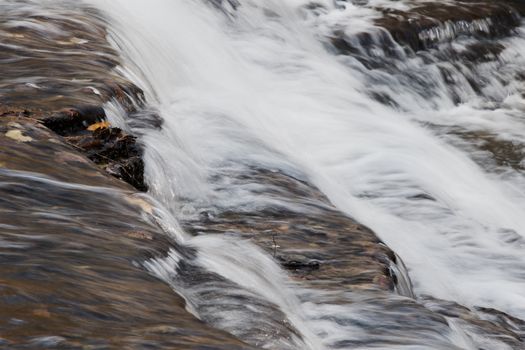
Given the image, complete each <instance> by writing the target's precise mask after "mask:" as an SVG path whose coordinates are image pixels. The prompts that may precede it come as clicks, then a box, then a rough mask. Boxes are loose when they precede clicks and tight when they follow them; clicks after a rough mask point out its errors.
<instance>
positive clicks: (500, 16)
mask: <svg viewBox="0 0 525 350" xmlns="http://www.w3.org/2000/svg"><path fill="white" fill-rule="evenodd" d="M382 12H383V17H381V18H379V19H377V20H376V24H377V25H378V26H380V27H382V28H385V29H386V30H387V31H388V32H389V33H390V34H391V35H392V37H393V38H394V40H396V41H397V42H398V43H400V44H403V45H408V46H409V47H410V48H411V49H412V50H414V51H419V50H423V49H427V48H429V47H431V46H433V45H435V44H437V43H439V42H443V41H447V40H452V39H454V38H456V37H458V36H460V35H467V36H473V37H477V38H494V37H501V36H506V35H509V34H510V33H511V32H512V30H513V29H514V28H516V27H517V26H519V25H520V22H521V21H520V16H519V13H518V12H517V11H516V10H515V9H514V8H512V7H510V6H508V5H507V4H505V3H504V2H494V1H482V2H479V1H476V2H472V3H471V2H464V1H458V2H456V3H450V4H449V3H440V2H439V3H438V2H428V3H423V4H421V5H416V6H414V7H413V8H411V9H410V10H408V11H399V10H393V9H384V10H383V11H382Z"/></svg>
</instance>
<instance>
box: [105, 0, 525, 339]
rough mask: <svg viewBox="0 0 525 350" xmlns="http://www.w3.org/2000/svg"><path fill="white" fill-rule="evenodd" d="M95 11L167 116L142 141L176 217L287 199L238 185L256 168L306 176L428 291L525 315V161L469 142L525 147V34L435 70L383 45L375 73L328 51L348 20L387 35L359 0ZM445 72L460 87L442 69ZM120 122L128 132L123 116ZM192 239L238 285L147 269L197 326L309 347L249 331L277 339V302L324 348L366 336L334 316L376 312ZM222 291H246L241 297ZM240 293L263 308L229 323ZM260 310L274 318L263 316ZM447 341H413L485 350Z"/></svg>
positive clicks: (202, 259) (172, 261) (169, 267)
mask: <svg viewBox="0 0 525 350" xmlns="http://www.w3.org/2000/svg"><path fill="white" fill-rule="evenodd" d="M96 3H97V5H98V6H100V8H102V9H103V10H104V11H107V13H108V14H109V15H110V16H111V18H112V22H111V24H112V30H113V34H112V37H113V39H114V40H115V42H116V45H118V47H119V48H121V49H122V52H123V55H124V56H125V57H127V58H128V61H129V65H128V66H126V67H124V68H125V69H126V71H127V72H128V73H127V74H129V75H130V76H132V77H133V79H134V80H135V82H136V83H137V84H138V85H139V86H141V87H143V88H145V90H146V93H147V98H146V100H147V101H149V102H150V105H151V106H152V107H153V108H155V109H156V110H158V113H159V114H160V116H161V117H162V119H163V121H164V124H163V126H162V130H140V132H141V133H142V134H143V137H142V140H143V142H144V143H145V145H146V165H147V179H148V182H149V184H150V186H151V194H152V196H153V197H155V198H156V199H157V200H158V201H160V203H162V205H163V206H164V207H165V208H168V210H169V212H170V213H171V214H173V215H174V216H176V217H177V219H178V220H180V221H181V222H184V221H185V220H190V219H191V218H192V217H195V216H199V215H202V213H206V214H207V215H213V213H214V212H217V211H222V210H238V211H243V210H246V208H247V207H249V208H262V207H265V206H268V205H276V204H275V203H274V202H275V201H276V200H277V201H278V199H276V198H272V197H270V196H265V195H261V194H260V193H264V191H263V190H261V191H259V192H258V191H257V188H256V187H257V185H254V184H243V183H236V182H235V181H233V180H232V179H233V178H234V177H235V176H238V174H242V173H243V172H245V171H246V169H248V168H249V167H253V166H254V167H261V168H265V169H272V170H274V171H277V170H279V171H282V172H285V173H289V174H298V175H297V176H303V177H305V178H308V179H309V180H310V181H312V182H313V183H314V184H315V185H317V186H318V187H319V188H320V189H321V190H322V191H323V192H324V193H325V194H326V195H327V196H328V198H329V199H330V200H331V202H333V203H334V204H335V205H336V206H337V207H338V208H339V209H340V210H342V211H343V212H345V213H348V214H349V215H351V216H352V217H355V218H356V219H357V220H359V221H360V222H363V223H364V224H366V225H368V226H369V227H371V228H372V229H373V230H374V231H375V232H376V233H377V234H378V235H379V236H380V237H381V238H382V239H383V240H384V241H385V242H386V243H387V244H388V245H389V246H390V247H392V248H393V249H394V251H396V252H397V253H398V254H399V255H400V256H401V258H402V259H403V260H404V262H405V263H406V265H407V267H408V270H409V274H410V276H411V278H412V281H413V283H414V289H415V292H416V294H417V295H425V294H428V295H432V296H434V297H438V298H441V299H445V300H452V301H456V302H458V303H460V304H463V305H466V306H475V305H477V306H485V307H494V308H498V309H500V310H503V311H505V312H508V313H510V314H512V315H514V316H516V317H521V318H524V317H525V275H524V271H525V254H523V248H524V240H523V228H524V227H525V215H524V214H525V204H524V203H525V192H524V190H523V188H524V187H523V185H524V184H525V182H524V177H523V168H524V167H525V164H524V163H523V160H520V161H519V162H517V163H514V164H511V165H509V164H506V163H497V161H496V160H495V159H494V156H493V155H491V154H490V153H489V152H483V151H480V150H479V148H476V147H475V146H476V142H479V139H478V140H476V138H475V137H471V138H470V139H469V138H464V137H463V138H462V137H461V136H462V135H465V134H468V135H474V136H475V135H490V137H491V138H493V139H494V142H507V143H511V144H515V145H517V146H516V147H519V145H521V142H523V135H525V119H524V118H523V111H524V107H525V104H524V102H523V99H522V96H521V95H520V93H521V91H520V88H522V86H521V85H520V84H517V83H515V82H513V83H512V84H509V85H503V84H502V83H501V81H503V80H504V79H505V78H506V77H510V76H512V74H513V73H515V71H516V70H518V69H521V67H523V63H524V57H525V34H522V32H521V31H519V32H518V33H517V34H516V36H514V37H512V38H510V39H506V40H505V41H503V45H505V48H504V50H503V52H502V54H501V58H500V60H498V61H496V62H489V63H480V64H479V66H476V67H475V69H474V70H469V68H468V67H461V66H459V68H457V67H458V65H455V66H453V65H452V63H447V62H443V61H442V60H440V59H439V57H437V53H438V52H440V51H439V50H436V52H435V53H434V54H435V58H434V57H432V52H430V53H427V55H430V56H431V59H423V57H421V56H417V55H407V54H406V53H404V52H403V50H402V49H401V48H399V49H398V57H394V58H393V57H386V55H384V53H382V52H381V47H380V45H379V44H378V47H376V48H375V50H369V51H373V54H374V55H375V58H376V59H381V58H382V59H383V60H384V61H385V62H386V68H385V69H375V70H369V69H368V68H367V67H366V66H365V65H363V64H362V62H360V61H359V60H357V59H355V58H353V57H351V56H338V55H336V54H335V51H334V50H333V49H331V48H330V47H329V44H328V42H327V40H326V39H325V38H326V33H327V31H328V29H327V28H333V27H335V26H340V27H341V26H342V27H344V26H347V27H348V28H349V29H348V31H349V33H350V34H349V35H351V33H352V32H357V31H358V30H359V31H369V32H370V33H372V35H380V34H382V35H383V33H381V32H380V31H378V30H377V29H375V28H374V26H373V23H372V19H373V18H374V16H375V15H376V14H375V13H374V11H372V10H363V9H362V8H358V7H354V6H352V5H347V8H346V9H341V8H337V7H335V6H334V4H331V2H329V1H326V2H325V3H323V4H322V5H323V6H324V9H322V10H320V11H317V12H313V11H309V10H307V9H306V8H305V5H306V4H307V2H302V1H292V0H287V1H270V0H268V1H250V0H244V1H241V2H240V3H239V4H237V5H236V6H234V7H232V6H231V5H232V4H231V3H227V2H223V4H222V5H221V4H218V6H211V5H210V4H209V3H205V2H203V1H167V0H164V1H160V0H159V1H154V2H153V3H150V2H148V3H146V2H144V1H129V0H127V1H111V2H109V1H108V2H102V1H100V2H96ZM221 6H222V8H221ZM219 8H221V9H222V10H219ZM367 16H368V17H367ZM353 21H355V26H354V25H353V23H354V22H353ZM463 40H464V42H462V41H461V40H458V41H457V42H455V43H454V45H455V49H456V50H461V48H462V47H464V46H465V45H466V44H467V43H468V41H469V40H472V39H468V38H467V39H463ZM378 42H379V41H378ZM391 44H392V45H395V44H394V43H391ZM363 51H365V50H364V49H363ZM447 64H448V65H449V67H450V71H451V73H450V74H451V75H452V79H455V84H454V86H453V87H452V88H451V87H450V85H447V84H446V82H445V81H444V77H443V74H441V71H440V67H441V66H445V67H446V66H447ZM460 69H463V71H465V72H466V73H464V72H461V70H460ZM469 74H470V75H472V76H480V77H483V80H484V81H483V87H482V89H481V90H482V91H481V93H477V92H475V91H474V90H473V88H472V87H471V85H469V84H468V82H467V79H466V78H465V77H466V76H467V77H468V75H469ZM507 79H508V78H507ZM373 92H376V93H383V94H388V96H389V99H390V101H391V102H392V103H390V104H386V105H384V104H381V103H380V102H378V101H376V100H375V99H374V98H373ZM458 94H460V95H459V96H458ZM458 99H459V102H460V103H459V104H458V101H457V100H458ZM112 118H113V120H115V121H119V120H120V123H121V124H122V122H123V119H122V116H120V117H119V116H118V113H115V112H113V114H112ZM469 141H470V142H469ZM480 164H481V165H480ZM259 186H264V185H263V184H259ZM254 187H255V188H254ZM278 205H282V206H286V205H288V206H293V205H294V204H293V203H282V202H281V203H278ZM209 213H212V214H209ZM184 240H185V241H187V243H186V244H187V245H188V246H191V247H193V248H195V250H196V254H197V258H196V262H195V264H196V265H197V266H200V267H201V268H203V269H204V270H205V271H208V272H213V273H215V274H217V275H219V276H221V277H222V278H224V282H223V283H224V285H223V286H222V287H221V286H220V284H216V283H214V284H213V285H210V282H205V283H204V282H202V283H200V284H199V283H196V282H195V281H193V285H192V283H190V282H184V281H183V280H184V276H182V277H180V278H179V277H176V276H175V275H176V270H177V266H180V264H181V260H182V259H183V257H181V256H180V255H178V254H176V253H175V252H173V254H172V255H170V257H169V258H167V260H166V261H163V262H161V261H158V262H148V263H147V264H148V266H149V267H150V269H151V270H152V271H153V272H154V273H156V274H158V275H159V276H161V277H163V278H164V279H166V280H167V281H168V282H170V283H173V284H174V288H175V289H176V290H177V291H178V292H179V293H181V294H183V295H184V296H185V298H186V299H187V300H188V302H189V305H190V306H192V307H193V312H195V313H197V314H198V315H200V317H203V318H204V319H208V320H210V322H212V323H215V324H216V325H217V326H218V327H221V328H224V329H227V330H229V331H230V332H232V333H234V334H237V335H239V336H240V337H241V338H244V339H248V340H251V342H252V343H255V344H257V345H263V346H264V347H267V348H283V349H284V348H304V347H305V345H304V344H300V343H298V341H299V340H298V339H299V338H296V337H295V336H291V337H289V338H288V340H286V341H285V340H284V339H287V338H286V337H283V338H281V339H278V338H277V339H276V338H275V337H271V339H267V340H265V336H266V334H265V332H264V331H263V332H259V333H258V334H257V335H254V334H251V335H247V333H250V331H249V330H250V329H252V331H251V333H253V328H254V327H255V328H257V329H263V330H271V329H272V327H274V326H272V319H271V318H272V317H275V316H268V312H267V313H264V312H262V311H261V310H263V309H264V308H269V309H271V308H277V309H278V310H277V311H275V312H283V313H284V314H285V315H286V317H287V318H288V320H289V321H290V322H291V326H290V327H291V328H294V329H291V330H288V331H289V332H291V334H292V335H293V334H300V335H301V337H302V338H303V340H302V341H304V342H305V343H306V344H307V345H306V347H308V348H311V349H320V348H323V346H325V345H327V346H328V347H330V346H336V347H345V346H344V344H345V339H347V340H348V339H356V338H359V335H356V333H359V332H362V330H359V327H357V326H355V322H348V323H347V325H346V326H345V323H344V322H338V321H337V318H338V317H346V318H348V317H349V316H348V315H350V314H362V316H361V317H362V318H364V319H366V318H367V317H371V316H370V314H373V311H371V310H367V309H366V307H365V309H364V310H359V306H356V305H359V304H356V303H355V302H354V303H353V304H351V305H352V306H350V304H349V306H348V307H347V306H344V305H336V304H330V302H329V301H325V302H322V300H323V299H324V298H326V300H330V297H329V296H325V297H322V296H320V295H317V296H315V295H310V296H308V292H306V291H305V292H301V287H300V286H295V287H292V286H290V284H289V282H287V280H286V277H285V276H284V275H283V273H282V272H281V271H280V270H279V268H278V267H277V266H276V265H275V264H274V263H273V262H272V261H271V259H270V258H269V257H267V256H265V255H264V254H263V253H262V252H260V251H259V250H258V249H255V248H254V247H252V246H251V245H250V244H248V243H243V242H237V243H234V242H233V241H231V240H229V239H227V238H219V237H215V236H214V237H209V236H206V237H205V236H198V237H196V238H187V237H185V238H184ZM226 281H231V282H234V283H235V284H236V285H239V286H242V287H243V289H242V290H243V291H238V290H237V291H235V292H234V291H232V290H230V289H229V288H231V287H229V286H228V283H229V282H226ZM210 288H215V289H219V288H222V290H221V291H220V292H217V291H216V292H215V294H214V298H216V299H214V300H213V301H210V300H208V299H207V297H206V295H207V292H209V289H210ZM341 292H343V291H341ZM236 293H240V294H242V295H245V297H246V298H248V300H250V302H251V303H253V305H251V307H249V308H248V307H247V308H246V309H244V308H241V307H239V311H238V312H235V313H233V314H232V313H225V314H224V315H221V310H223V311H224V309H221V307H220V303H225V304H227V303H233V304H235V303H239V300H241V299H239V298H240V297H239V296H238V295H237V296H238V297H239V298H237V299H235V298H233V296H234V294H236ZM304 293H305V294H306V296H305V295H303V294H304ZM314 294H315V293H314ZM301 295H302V298H303V299H301V300H302V302H299V299H300V297H301ZM340 298H342V297H341V296H340V297H339V300H340ZM235 300H237V301H235ZM210 303H212V304H214V305H210ZM241 303H245V301H244V300H243V301H242V302H241ZM314 305H315V306H314ZM364 305H366V303H365V304H364ZM250 313H253V315H252V316H250ZM260 313H262V314H266V315H267V316H266V317H268V318H270V319H266V318H265V317H259V316H255V315H256V314H260ZM321 320H322V321H321ZM274 321H275V320H274ZM363 323H366V321H363ZM330 324H331V325H330ZM350 324H353V325H352V326H350ZM265 327H266V328H265ZM274 331H275V330H274ZM401 331H402V330H401ZM448 333H449V334H450V335H449V336H447V337H445V338H442V339H432V337H430V338H429V339H423V338H420V339H419V341H420V342H421V343H419V344H418V343H417V341H416V342H415V344H417V345H419V346H420V347H418V348H422V347H424V346H425V345H426V346H429V348H438V347H439V346H440V348H451V346H452V345H451V344H454V345H455V346H457V347H458V348H471V347H472V348H474V345H472V344H470V343H469V341H465V340H464V338H463V337H461V336H460V335H458V334H457V330H455V329H454V327H452V328H451V329H450V330H449V332H448ZM460 333H461V332H460ZM274 334H275V333H274ZM445 334H446V333H445ZM402 336H403V337H408V335H406V334H405V335H402ZM345 337H346V338H345ZM321 344H324V345H321ZM348 344H351V342H350V341H349V342H348ZM355 344H356V343H353V345H354V346H355ZM394 347H395V346H394V345H390V346H389V347H388V348H389V349H392V348H394Z"/></svg>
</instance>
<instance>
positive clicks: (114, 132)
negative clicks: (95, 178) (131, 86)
mask: <svg viewBox="0 0 525 350" xmlns="http://www.w3.org/2000/svg"><path fill="white" fill-rule="evenodd" d="M66 140H67V141H68V142H69V143H71V144H73V145H75V146H76V147H78V148H79V149H80V150H83V151H84V152H85V153H86V155H87V156H88V158H89V159H91V160H92V161H93V162H95V163H96V164H97V165H99V166H101V167H102V168H103V169H104V170H106V171H107V172H108V173H109V174H111V175H112V176H115V177H117V178H119V179H122V180H124V181H125V182H127V183H129V184H130V185H132V186H133V187H135V188H136V189H138V190H139V191H147V186H146V184H145V182H144V161H143V160H142V153H143V151H142V147H141V146H140V145H139V144H138V143H137V140H136V137H134V136H131V135H128V134H126V133H124V132H123V131H122V130H121V129H119V128H112V127H108V128H99V129H96V130H94V131H93V132H92V133H89V134H84V135H80V136H72V137H66Z"/></svg>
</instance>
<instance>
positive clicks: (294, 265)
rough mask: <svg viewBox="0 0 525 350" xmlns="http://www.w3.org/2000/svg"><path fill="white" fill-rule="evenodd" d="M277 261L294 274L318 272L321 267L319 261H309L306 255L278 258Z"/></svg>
mask: <svg viewBox="0 0 525 350" xmlns="http://www.w3.org/2000/svg"><path fill="white" fill-rule="evenodd" d="M277 259H278V261H279V262H280V264H281V266H282V267H284V268H285V269H287V270H290V271H294V272H298V271H302V272H308V271H312V270H318V269H319V267H320V265H321V264H320V263H319V261H317V260H313V259H308V258H307V257H305V256H304V255H298V254H295V255H283V256H278V257H277Z"/></svg>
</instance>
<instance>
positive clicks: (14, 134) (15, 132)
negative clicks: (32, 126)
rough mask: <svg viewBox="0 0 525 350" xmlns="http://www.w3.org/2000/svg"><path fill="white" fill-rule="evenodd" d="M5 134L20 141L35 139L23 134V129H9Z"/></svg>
mask: <svg viewBox="0 0 525 350" xmlns="http://www.w3.org/2000/svg"><path fill="white" fill-rule="evenodd" d="M5 136H7V137H9V138H10V139H13V140H16V141H20V142H29V141H33V139H32V138H31V137H29V136H26V135H24V134H22V131H20V130H9V131H8V132H6V133H5Z"/></svg>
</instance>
